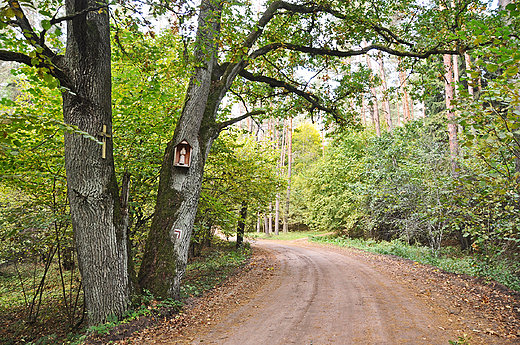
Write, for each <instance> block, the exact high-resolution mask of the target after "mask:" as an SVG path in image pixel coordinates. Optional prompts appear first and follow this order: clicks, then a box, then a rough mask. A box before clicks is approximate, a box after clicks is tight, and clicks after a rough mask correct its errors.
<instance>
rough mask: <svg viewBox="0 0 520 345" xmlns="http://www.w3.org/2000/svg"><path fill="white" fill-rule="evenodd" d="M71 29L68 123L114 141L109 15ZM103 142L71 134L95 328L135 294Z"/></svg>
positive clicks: (78, 226) (74, 190)
mask: <svg viewBox="0 0 520 345" xmlns="http://www.w3.org/2000/svg"><path fill="white" fill-rule="evenodd" d="M97 5H98V2H97V1H93V0H90V1H89V0H78V1H67V13H68V14H73V13H77V12H81V11H82V10H84V9H86V8H88V7H95V6H97ZM67 29H68V33H67V50H66V54H65V59H64V61H63V63H64V65H65V69H66V70H67V72H68V75H69V77H70V79H71V81H72V83H73V85H74V87H75V90H76V93H75V94H72V93H70V92H64V93H63V113H64V118H65V122H66V123H68V124H72V125H76V126H78V128H79V129H81V130H83V131H86V132H88V133H89V134H91V135H92V136H95V137H98V138H100V139H103V138H102V137H101V136H100V133H101V132H102V131H104V129H105V131H104V132H106V134H108V135H111V134H112V111H111V107H112V104H111V71H110V26H109V17H108V12H107V11H106V10H101V11H93V12H88V14H86V15H85V16H77V17H75V18H74V19H72V20H70V21H68V22H67ZM104 142H105V144H104V145H103V146H105V147H103V146H101V145H99V144H97V143H96V142H94V141H92V140H90V139H86V138H84V137H82V136H80V135H76V134H70V133H66V134H65V167H66V171H67V185H68V197H69V202H70V214H71V220H72V226H73V229H74V240H75V244H76V248H77V252H78V261H79V268H80V271H81V277H82V284H83V288H84V291H85V304H86V309H87V315H88V322H89V324H90V325H95V324H98V323H101V322H103V321H105V320H106V318H107V316H109V315H114V316H116V317H121V316H122V315H123V313H124V312H125V311H126V310H127V309H128V305H129V299H130V298H129V297H130V293H131V279H130V276H131V274H130V272H129V270H130V269H131V267H132V266H131V265H129V260H130V258H129V256H128V247H127V245H128V244H127V229H126V226H127V222H126V221H125V216H124V215H123V214H122V213H123V212H122V211H123V210H122V209H121V206H120V200H119V191H118V186H117V181H116V175H115V171H114V158H113V155H112V138H111V137H107V136H104ZM103 152H105V154H104V155H103ZM103 156H104V157H103Z"/></svg>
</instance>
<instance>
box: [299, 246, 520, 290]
mask: <svg viewBox="0 0 520 345" xmlns="http://www.w3.org/2000/svg"><path fill="white" fill-rule="evenodd" d="M309 241H311V242H318V243H328V244H334V245H337V246H340V247H353V248H357V249H361V250H365V251H367V252H372V253H377V254H383V255H395V256H398V257H401V258H405V259H410V260H413V261H416V262H419V263H422V264H427V265H431V266H435V267H438V268H441V269H443V270H445V271H448V272H453V273H457V274H467V275H471V276H476V277H484V278H486V280H489V281H491V280H495V281H497V282H499V283H501V284H503V285H505V286H507V287H509V288H510V289H513V290H516V291H520V278H519V276H518V272H520V264H519V263H518V262H510V261H507V260H506V259H503V258H502V260H499V259H495V260H493V262H489V261H485V260H482V259H481V258H479V257H478V256H477V255H474V254H470V253H467V252H462V251H460V250H459V249H457V248H454V247H442V248H441V249H440V250H439V252H438V253H435V252H433V251H432V250H431V248H430V247H426V246H417V245H409V244H407V243H404V242H402V241H400V240H393V241H391V242H388V241H375V240H373V239H368V240H363V239H354V238H348V237H337V236H322V237H314V236H311V237H309Z"/></svg>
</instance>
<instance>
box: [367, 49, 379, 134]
mask: <svg viewBox="0 0 520 345" xmlns="http://www.w3.org/2000/svg"><path fill="white" fill-rule="evenodd" d="M365 56H366V60H367V65H368V68H369V69H372V64H371V63H370V56H368V54H367V55H365ZM370 91H371V92H372V97H373V98H374V101H373V104H372V109H373V111H372V120H373V122H374V126H375V128H376V136H377V137H378V138H379V137H380V136H381V125H380V123H379V104H378V102H377V91H376V88H375V87H371V88H370Z"/></svg>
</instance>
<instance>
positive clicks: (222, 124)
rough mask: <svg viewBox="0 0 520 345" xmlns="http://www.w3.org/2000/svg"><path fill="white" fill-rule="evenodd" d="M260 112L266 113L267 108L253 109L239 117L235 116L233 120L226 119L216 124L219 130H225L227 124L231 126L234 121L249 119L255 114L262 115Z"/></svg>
mask: <svg viewBox="0 0 520 345" xmlns="http://www.w3.org/2000/svg"><path fill="white" fill-rule="evenodd" d="M260 114H265V110H255V111H251V112H249V113H246V114H244V115H241V116H239V117H235V118H233V119H231V120H228V121H224V122H220V123H217V124H216V126H217V128H218V131H219V132H220V131H221V130H223V129H224V128H226V127H227V126H231V125H232V124H234V123H237V122H240V121H242V120H244V119H247V118H248V117H250V116H254V115H260Z"/></svg>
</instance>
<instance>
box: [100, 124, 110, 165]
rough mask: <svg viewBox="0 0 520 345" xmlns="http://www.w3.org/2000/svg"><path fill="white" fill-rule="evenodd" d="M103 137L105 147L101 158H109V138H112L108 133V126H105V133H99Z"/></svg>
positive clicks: (102, 148)
mask: <svg viewBox="0 0 520 345" xmlns="http://www.w3.org/2000/svg"><path fill="white" fill-rule="evenodd" d="M98 134H99V135H100V136H102V137H103V146H102V147H101V158H103V159H104V158H107V138H112V136H111V135H110V134H108V133H107V125H103V131H102V132H100V133H98Z"/></svg>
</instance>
